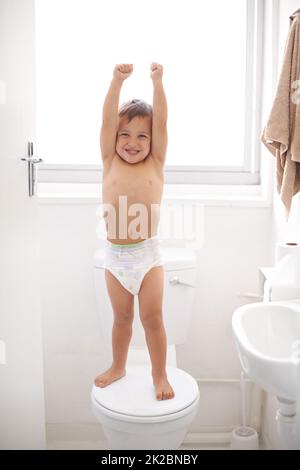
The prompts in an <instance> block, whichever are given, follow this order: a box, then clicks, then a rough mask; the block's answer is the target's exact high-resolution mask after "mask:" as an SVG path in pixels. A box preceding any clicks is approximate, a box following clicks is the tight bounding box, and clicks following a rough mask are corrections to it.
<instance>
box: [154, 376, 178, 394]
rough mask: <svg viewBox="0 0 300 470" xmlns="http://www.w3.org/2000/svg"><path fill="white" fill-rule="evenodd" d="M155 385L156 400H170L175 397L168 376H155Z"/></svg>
mask: <svg viewBox="0 0 300 470" xmlns="http://www.w3.org/2000/svg"><path fill="white" fill-rule="evenodd" d="M153 383H154V387H155V390H156V398H157V399H158V400H169V399H170V398H174V397H175V393H174V390H173V388H172V387H171V385H170V384H169V382H168V379H167V376H166V375H163V376H157V377H154V376H153Z"/></svg>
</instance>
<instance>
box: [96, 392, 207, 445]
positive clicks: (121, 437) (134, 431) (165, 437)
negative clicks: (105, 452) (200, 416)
mask: <svg viewBox="0 0 300 470" xmlns="http://www.w3.org/2000/svg"><path fill="white" fill-rule="evenodd" d="M198 406H199V396H198V398H197V399H196V400H195V402H193V403H192V404H191V405H190V406H189V407H188V409H186V410H182V411H181V412H179V413H174V415H173V416H171V415H167V416H166V418H167V421H161V420H160V421H159V422H155V421H154V420H153V419H152V420H151V421H149V422H132V421H130V422H128V421H126V420H124V416H123V417H122V420H119V419H118V417H117V416H116V417H114V416H108V415H107V414H106V410H103V409H101V406H99V404H98V403H97V402H95V400H92V408H93V412H94V414H95V416H96V418H97V420H98V421H99V422H100V423H101V424H102V428H103V432H104V434H105V436H106V438H107V440H108V449H109V450H177V449H178V448H179V447H180V445H181V444H182V442H183V441H184V438H185V436H186V434H187V432H188V428H189V425H190V424H191V422H192V421H193V419H194V418H195V416H196V414H197V411H198ZM160 418H161V417H160Z"/></svg>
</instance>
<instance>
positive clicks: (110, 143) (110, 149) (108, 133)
mask: <svg viewBox="0 0 300 470" xmlns="http://www.w3.org/2000/svg"><path fill="white" fill-rule="evenodd" d="M117 131H118V130H117V128H116V126H114V125H109V124H104V123H103V124H102V127H101V131H100V148H101V156H102V160H106V159H107V158H109V157H112V156H113V155H114V154H115V153H116V140H117Z"/></svg>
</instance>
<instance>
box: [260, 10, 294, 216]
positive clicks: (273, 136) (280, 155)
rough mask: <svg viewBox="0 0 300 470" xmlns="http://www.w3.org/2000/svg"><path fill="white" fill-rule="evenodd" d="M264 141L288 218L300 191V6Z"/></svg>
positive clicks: (292, 23)
mask: <svg viewBox="0 0 300 470" xmlns="http://www.w3.org/2000/svg"><path fill="white" fill-rule="evenodd" d="M261 141H262V142H263V143H264V144H265V145H266V147H267V148H268V149H269V150H270V152H271V153H272V154H273V155H274V157H276V182H277V191H278V193H279V194H280V197H281V200H282V202H283V204H284V206H285V209H286V218H287V219H288V217H289V213H290V208H291V203H292V197H293V196H294V195H295V194H296V193H297V192H298V191H299V190H300V8H299V10H297V11H295V13H293V14H292V15H291V16H290V27H289V33H288V37H287V40H286V44H285V51H284V58H283V65H282V69H281V73H280V77H279V81H278V85H277V90H276V94H275V99H274V103H273V106H272V110H271V113H270V117H269V119H268V121H267V124H266V127H265V128H264V131H263V133H262V136H261Z"/></svg>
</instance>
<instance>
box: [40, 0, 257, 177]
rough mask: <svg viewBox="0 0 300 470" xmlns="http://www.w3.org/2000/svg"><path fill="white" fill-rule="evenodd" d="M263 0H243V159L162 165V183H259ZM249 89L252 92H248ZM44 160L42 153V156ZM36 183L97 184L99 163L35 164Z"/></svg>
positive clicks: (100, 170)
mask: <svg viewBox="0 0 300 470" xmlns="http://www.w3.org/2000/svg"><path fill="white" fill-rule="evenodd" d="M264 11H265V0H247V31H246V81H245V128H244V130H245V131H244V158H243V165H241V166H219V165H215V166H206V165H205V166H204V165H165V166H164V174H165V183H166V184H193V185H195V184H199V185H202V184H204V185H259V184H261V176H260V164H261V145H260V131H261V101H262V86H263V80H262V78H263V76H262V70H263V49H264V48H263V33H264ZM248 90H252V92H248ZM42 158H43V160H44V161H45V160H46V156H42ZM36 180H37V182H38V183H39V182H47V183H50V182H53V183H97V182H99V181H102V164H101V156H100V147H99V165H96V164H95V165H94V164H86V165H85V164H47V163H41V164H39V165H38V167H37V174H36Z"/></svg>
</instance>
